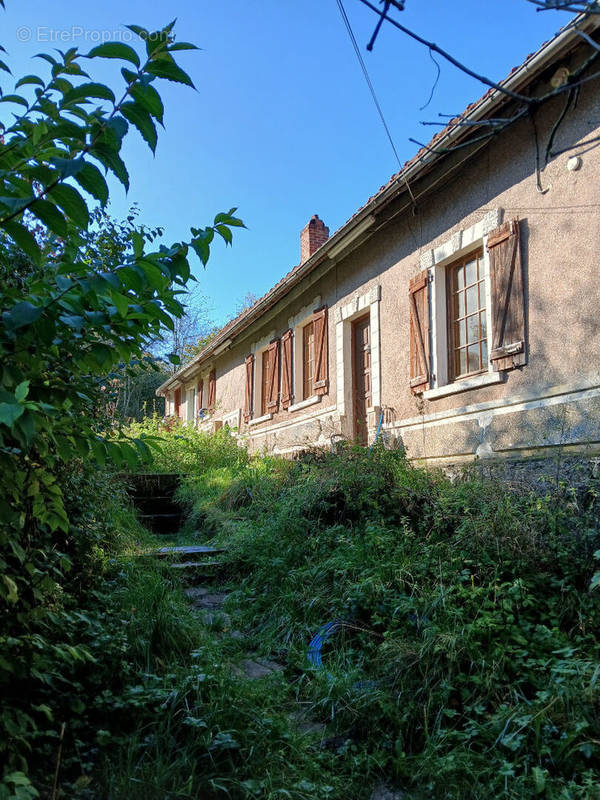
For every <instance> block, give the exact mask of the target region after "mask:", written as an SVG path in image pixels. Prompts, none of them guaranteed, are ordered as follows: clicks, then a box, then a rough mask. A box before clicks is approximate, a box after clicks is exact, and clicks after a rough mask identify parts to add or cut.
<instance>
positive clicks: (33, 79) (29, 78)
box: [15, 75, 44, 89]
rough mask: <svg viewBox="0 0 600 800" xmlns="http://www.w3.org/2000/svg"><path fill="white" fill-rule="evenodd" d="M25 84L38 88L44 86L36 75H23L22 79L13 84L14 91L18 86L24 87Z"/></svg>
mask: <svg viewBox="0 0 600 800" xmlns="http://www.w3.org/2000/svg"><path fill="white" fill-rule="evenodd" d="M27 84H37V85H38V86H44V81H43V80H42V79H41V78H39V77H38V76H37V75H25V76H24V77H23V78H21V79H20V80H18V81H17V82H16V83H15V89H18V88H19V86H26V85H27Z"/></svg>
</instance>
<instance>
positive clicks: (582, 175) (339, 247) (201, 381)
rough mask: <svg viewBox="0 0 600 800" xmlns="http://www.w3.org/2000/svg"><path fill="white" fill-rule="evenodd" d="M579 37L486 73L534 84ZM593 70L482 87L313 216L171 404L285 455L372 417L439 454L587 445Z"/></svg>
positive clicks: (596, 189) (588, 27)
mask: <svg viewBox="0 0 600 800" xmlns="http://www.w3.org/2000/svg"><path fill="white" fill-rule="evenodd" d="M580 25H581V26H583V28H584V31H585V33H586V35H588V36H593V37H596V38H598V37H597V33H596V28H597V26H599V25H600V20H598V17H597V16H595V17H594V18H593V19H589V20H584V21H583V22H581V23H580ZM595 52H596V55H597V51H596V50H595V48H594V47H593V46H592V44H590V43H589V42H588V41H586V40H585V39H584V37H582V36H580V35H579V34H578V33H577V31H576V30H574V29H573V28H569V29H566V30H565V31H563V32H562V33H561V34H559V35H558V36H557V37H556V38H555V39H553V40H552V41H551V42H548V43H546V44H545V45H543V46H542V47H541V48H540V50H538V51H537V52H536V53H534V54H533V55H531V56H529V57H528V59H527V60H526V61H525V62H524V64H522V65H521V66H520V67H518V68H516V69H515V70H513V72H512V73H511V75H510V76H509V77H508V78H507V79H506V80H505V81H504V82H503V84H502V86H503V87H504V88H506V89H508V90H510V91H511V92H518V93H519V94H521V95H523V94H527V96H529V97H542V96H544V97H545V96H546V95H547V94H548V93H549V92H552V91H553V89H554V90H557V88H560V87H561V86H562V85H563V84H564V82H565V81H568V80H569V76H570V75H573V74H574V73H575V72H576V70H577V69H578V67H580V66H581V65H583V64H584V63H585V62H586V60H587V59H589V58H590V55H593V54H594V53H595ZM593 72H594V65H591V66H590V67H589V70H588V71H587V72H585V73H584V75H585V76H587V75H588V74H589V75H592V74H593ZM599 83H600V79H591V78H590V80H588V81H587V82H585V83H584V84H583V85H582V86H581V87H580V88H579V89H577V90H576V91H577V97H576V98H574V99H575V100H576V102H571V103H566V100H567V97H568V96H569V95H568V93H566V92H563V91H556V96H555V97H552V98H550V99H549V100H546V101H544V102H543V103H540V104H539V106H538V107H536V108H535V110H534V111H533V112H532V113H531V114H520V115H519V107H518V101H516V100H514V99H513V98H512V97H509V96H507V95H506V94H504V93H502V92H500V91H498V90H490V91H489V92H488V93H486V95H484V97H483V98H481V99H480V100H479V101H478V102H477V103H474V104H472V105H471V106H469V107H468V108H467V109H466V111H465V112H464V113H463V115H461V117H460V118H457V119H456V120H452V121H451V123H450V124H449V125H448V126H447V128H445V129H444V130H443V131H442V132H441V133H439V134H438V135H437V136H436V137H434V139H433V141H432V142H431V143H430V145H428V146H427V147H425V148H423V149H422V150H421V151H419V152H418V153H417V155H416V156H415V157H414V158H413V159H412V160H411V161H409V162H408V163H407V164H406V165H405V166H404V168H403V169H402V170H401V172H399V173H398V174H397V175H395V176H393V177H392V179H391V180H390V181H389V182H388V183H387V184H386V185H385V186H383V187H382V188H381V189H380V191H379V192H378V193H377V194H375V195H374V196H373V197H372V198H371V199H370V200H369V201H368V202H367V203H366V204H365V206H363V208H361V209H360V210H359V211H358V212H357V213H356V214H355V215H354V216H353V217H352V218H351V219H350V220H349V221H348V222H347V223H346V224H345V225H343V226H342V227H341V228H340V229H339V230H338V231H336V232H335V233H334V234H333V235H332V236H329V231H328V229H327V228H326V226H325V225H324V223H323V222H321V220H319V218H318V217H316V216H315V217H313V218H312V219H311V220H310V222H309V223H308V225H307V226H306V227H305V228H304V230H303V231H302V233H301V261H300V264H299V265H298V266H296V267H294V269H292V270H291V272H289V273H288V274H287V275H286V276H285V277H284V278H283V279H282V280H281V281H280V282H279V283H278V284H277V285H276V286H274V287H273V289H271V290H270V291H269V292H268V293H267V294H266V295H265V296H264V297H263V298H261V299H260V300H259V301H257V302H256V303H255V305H254V306H253V307H252V308H250V309H248V310H246V311H244V312H243V313H242V314H240V315H239V316H238V317H237V318H236V319H235V320H233V321H232V322H230V323H229V324H228V325H227V326H225V327H224V328H223V329H222V330H221V331H220V333H219V334H218V335H217V337H215V339H214V340H213V341H212V342H211V344H210V345H209V346H208V347H207V348H206V349H205V350H204V351H202V352H201V353H200V354H199V355H197V356H196V357H195V358H194V359H193V361H191V362H190V363H188V364H187V365H185V366H184V367H183V368H182V369H180V370H179V371H178V372H177V373H176V374H175V375H173V376H172V377H171V378H170V379H169V380H168V381H166V382H165V383H164V384H163V385H162V386H161V387H160V389H159V390H158V393H159V394H162V395H164V396H165V397H166V399H167V413H169V414H174V415H178V416H180V417H182V418H184V419H187V420H189V421H190V422H192V421H193V422H195V423H197V424H198V425H199V426H200V427H201V428H203V429H207V430H209V429H214V428H217V427H220V426H222V425H228V426H229V427H230V428H231V429H232V430H233V431H235V433H236V435H238V436H239V437H240V438H241V439H243V440H244V441H245V442H247V444H248V445H249V447H250V448H251V449H252V450H259V451H263V450H264V451H268V452H272V453H275V454H281V455H291V454H293V453H295V452H298V451H301V450H304V449H306V448H307V447H312V446H331V445H333V444H335V442H336V441H338V440H339V439H340V438H348V439H357V440H359V441H360V442H362V443H365V444H366V443H368V442H371V441H372V440H373V438H374V437H375V435H376V433H377V432H378V431H379V435H382V436H383V437H384V438H385V439H386V441H387V442H388V443H389V444H390V446H393V445H394V443H397V444H398V445H401V446H404V447H405V448H406V451H407V454H408V456H409V458H412V459H416V460H418V461H421V462H422V461H425V462H427V463H430V464H433V465H440V466H441V465H445V464H449V463H460V462H463V461H468V460H472V459H473V458H475V457H477V458H480V459H484V458H487V459H489V458H505V457H511V458H522V457H526V456H543V455H546V454H550V453H552V452H554V451H555V450H556V448H560V450H561V452H568V453H574V454H587V455H590V456H592V455H593V454H594V453H597V452H598V451H600V426H599V419H600V361H599V354H600V352H599V344H600V338H599V332H600V312H599V311H598V299H599V291H598V274H599V264H598V261H599V253H600V226H599V222H600V218H599V210H600V207H599V199H600V198H599V193H600V180H599V179H600V150H599V149H598V148H597V144H598V143H597V142H596V139H597V138H600V104H599V102H598V100H599V97H600V94H599V92H598V87H599ZM572 99H573V98H572ZM565 108H566V109H567V110H566V112H565V111H564V109H565ZM517 116H519V118H518V119H517V120H516V121H515V122H513V123H512V124H510V125H507V126H500V128H501V129H500V128H497V129H496V135H485V134H487V133H490V132H491V129H490V127H489V125H488V126H487V127H485V126H484V127H477V126H474V125H473V124H472V123H474V122H480V121H482V120H498V119H506V118H512V117H517ZM494 124H497V123H494ZM482 134H484V135H483V136H482ZM545 148H548V152H549V153H550V157H549V159H548V162H547V163H545V157H544V152H545Z"/></svg>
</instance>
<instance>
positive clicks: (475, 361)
mask: <svg viewBox="0 0 600 800" xmlns="http://www.w3.org/2000/svg"><path fill="white" fill-rule="evenodd" d="M479 369H481V362H480V361H479V345H478V344H472V345H471V346H470V347H469V366H468V372H477V370H479Z"/></svg>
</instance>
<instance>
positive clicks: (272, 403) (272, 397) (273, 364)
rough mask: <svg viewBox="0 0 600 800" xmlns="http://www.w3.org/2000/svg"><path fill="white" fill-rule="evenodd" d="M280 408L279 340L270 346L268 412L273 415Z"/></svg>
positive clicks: (275, 340)
mask: <svg viewBox="0 0 600 800" xmlns="http://www.w3.org/2000/svg"><path fill="white" fill-rule="evenodd" d="M278 408H279V339H273V341H272V342H271V344H270V345H269V393H268V395H267V411H268V412H269V413H270V414H273V413H274V412H275V411H277V409H278Z"/></svg>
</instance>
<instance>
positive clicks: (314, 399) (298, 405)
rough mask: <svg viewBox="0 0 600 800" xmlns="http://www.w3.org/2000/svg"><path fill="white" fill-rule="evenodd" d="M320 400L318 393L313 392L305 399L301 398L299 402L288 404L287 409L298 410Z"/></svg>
mask: <svg viewBox="0 0 600 800" xmlns="http://www.w3.org/2000/svg"><path fill="white" fill-rule="evenodd" d="M320 401H321V395H320V394H313V395H312V397H307V398H306V400H301V401H300V402H299V403H294V405H293V406H289V408H288V411H290V412H292V411H300V409H302V408H308V406H313V405H314V404H315V403H319V402H320Z"/></svg>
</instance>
